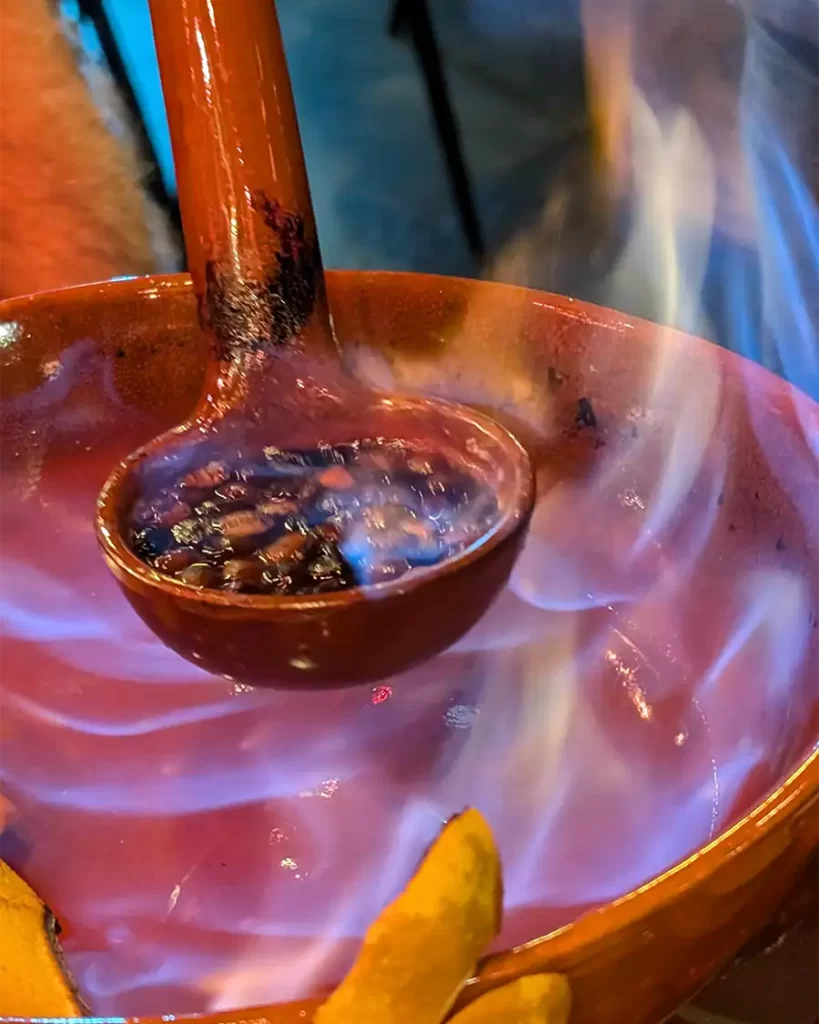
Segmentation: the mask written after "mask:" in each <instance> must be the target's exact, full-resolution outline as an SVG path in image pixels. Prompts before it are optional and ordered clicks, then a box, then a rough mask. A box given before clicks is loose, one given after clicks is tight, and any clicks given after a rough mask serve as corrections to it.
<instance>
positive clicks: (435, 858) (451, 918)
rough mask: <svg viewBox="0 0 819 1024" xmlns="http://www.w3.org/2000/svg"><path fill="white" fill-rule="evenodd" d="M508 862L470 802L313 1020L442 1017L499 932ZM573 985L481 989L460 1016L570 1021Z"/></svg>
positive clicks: (490, 1023)
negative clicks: (481, 993) (504, 870)
mask: <svg viewBox="0 0 819 1024" xmlns="http://www.w3.org/2000/svg"><path fill="white" fill-rule="evenodd" d="M502 902H503V888H502V880H501V865H500V858H499V856H498V851H497V848H496V846H495V841H494V839H493V837H492V831H491V829H490V828H489V825H488V824H487V822H486V821H485V819H484V818H483V817H482V815H481V814H480V813H479V812H478V811H475V810H467V811H465V812H464V813H463V814H460V815H458V816H457V817H456V818H453V819H452V820H451V821H449V822H448V823H447V825H446V826H445V827H444V829H443V830H442V832H441V833H440V835H439V836H438V839H437V840H436V842H435V843H434V844H433V846H432V847H431V848H430V850H429V852H428V853H427V855H426V857H425V858H424V860H423V861H422V862H421V865H420V867H419V868H418V870H417V872H416V874H415V876H414V877H413V878H412V879H411V880H410V882H409V883H408V885H407V887H406V888H405V889H404V891H403V892H402V893H401V894H400V895H399V896H398V897H397V898H396V899H395V900H394V901H393V902H392V903H391V904H390V905H389V906H388V907H387V908H386V909H385V910H384V911H383V912H382V913H381V915H380V916H379V917H378V918H377V919H376V921H375V922H374V923H373V924H372V925H371V927H370V928H369V930H368V931H367V934H366V935H365V936H364V942H363V944H362V947H361V951H360V953H359V956H358V959H357V960H356V962H355V964H354V965H353V967H352V968H351V970H350V972H349V974H348V975H347V977H346V978H345V979H344V980H343V981H342V982H341V984H340V985H339V986H338V988H337V989H336V990H335V992H333V994H332V995H331V996H330V997H329V998H328V999H327V1001H326V1002H325V1003H324V1005H323V1006H322V1007H320V1009H319V1010H318V1011H317V1012H316V1014H315V1017H314V1022H315V1024H441V1022H442V1021H444V1020H446V1019H447V1018H448V1014H449V1011H450V1010H451V1008H452V1005H453V1003H454V1002H455V999H456V998H457V996H458V994H459V993H460V991H461V989H462V988H463V985H464V982H465V981H467V980H468V979H469V978H470V977H471V976H472V975H473V973H474V971H475V968H476V966H477V963H478V959H479V957H480V956H481V954H482V953H483V952H484V951H485V950H486V947H487V946H488V945H489V943H490V942H491V941H492V939H494V938H495V936H496V935H497V934H498V931H499V930H500V924H501V913H502ZM569 1010H570V996H569V986H568V983H567V982H566V981H565V979H563V978H561V977H556V976H554V975H533V976H531V977H525V978H519V979H518V980H517V981H514V982H512V983H511V984H509V985H506V986H504V987H502V988H499V989H497V990H495V991H493V992H489V993H487V994H486V995H484V996H481V997H480V998H479V999H477V1000H476V1001H475V1002H473V1003H471V1004H470V1005H468V1006H467V1007H466V1008H465V1009H463V1010H461V1011H460V1012H459V1013H458V1014H456V1016H455V1017H454V1018H452V1024H494V1022H497V1024H500V1022H503V1024H566V1021H567V1020H568V1016H569Z"/></svg>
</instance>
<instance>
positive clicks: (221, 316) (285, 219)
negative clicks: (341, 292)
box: [199, 191, 321, 354]
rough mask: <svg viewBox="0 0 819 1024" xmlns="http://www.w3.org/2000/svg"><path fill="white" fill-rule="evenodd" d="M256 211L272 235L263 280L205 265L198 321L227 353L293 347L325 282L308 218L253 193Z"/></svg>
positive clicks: (260, 193)
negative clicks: (309, 235)
mask: <svg viewBox="0 0 819 1024" xmlns="http://www.w3.org/2000/svg"><path fill="white" fill-rule="evenodd" d="M253 208H254V210H256V212H257V213H259V215H260V217H261V219H262V221H263V222H264V225H265V227H266V228H267V230H268V231H269V232H270V234H271V244H270V257H269V262H268V266H267V267H266V269H265V270H264V272H263V274H262V277H261V279H254V278H247V277H243V276H240V275H239V274H237V273H236V272H235V271H234V270H233V269H232V268H228V267H227V266H225V265H223V264H221V263H219V262H218V261H217V260H214V259H211V260H208V262H207V264H206V266H205V292H204V295H202V296H201V297H200V299H199V321H200V325H201V326H202V328H203V330H207V331H209V332H211V333H212V334H213V336H214V337H215V339H216V341H217V344H219V345H220V346H221V347H222V348H223V349H224V350H225V352H226V353H237V354H238V353H240V352H253V351H258V350H259V349H263V348H267V347H269V346H274V347H277V346H282V345H287V344H291V343H292V342H293V340H294V339H295V338H296V337H297V336H298V334H299V332H300V331H301V330H303V328H304V327H305V326H306V325H307V322H308V321H309V319H310V317H311V316H312V314H313V310H314V309H315V306H316V294H317V290H318V288H319V286H320V281H321V259H320V256H319V250H318V243H317V241H316V239H315V238H314V237H308V232H307V230H306V226H305V222H304V218H303V217H302V216H301V215H300V214H298V213H291V212H290V211H287V210H285V209H284V208H283V207H282V206H281V204H280V203H279V202H277V201H276V200H275V199H270V197H269V196H268V195H267V194H266V193H265V192H263V191H258V192H255V193H254V194H253ZM311 234H314V232H311Z"/></svg>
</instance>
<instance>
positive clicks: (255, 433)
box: [98, 0, 534, 688]
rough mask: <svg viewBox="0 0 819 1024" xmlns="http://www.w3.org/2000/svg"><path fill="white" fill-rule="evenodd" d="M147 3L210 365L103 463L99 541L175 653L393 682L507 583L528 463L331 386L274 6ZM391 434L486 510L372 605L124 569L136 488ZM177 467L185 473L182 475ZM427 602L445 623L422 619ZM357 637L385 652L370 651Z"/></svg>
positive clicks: (500, 436) (139, 491) (310, 222)
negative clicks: (486, 490)
mask: <svg viewBox="0 0 819 1024" xmlns="http://www.w3.org/2000/svg"><path fill="white" fill-rule="evenodd" d="M234 7H235V5H234V4H233V3H231V2H230V0H179V2H177V3H172V4H168V3H166V2H164V0H156V2H155V3H153V4H152V5H151V11H152V18H153V26H154V36H155V39H156V45H157V54H158V57H159V66H160V71H161V73H162V82H163V92H164V95H165V97H166V103H167V112H168V122H169V127H170V131H171V138H172V140H173V146H174V162H175V166H176V170H177V178H178V183H179V199H180V209H181V212H182V224H183V228H184V233H185V249H186V252H187V265H188V267H189V269H190V273H191V277H192V280H193V289H194V293H195V295H196V301H197V310H198V319H199V322H200V325H201V327H202V330H203V334H204V335H205V337H206V338H207V341H208V345H207V352H208V359H207V366H206V370H205V372H204V373H203V374H202V375H201V378H202V379H201V380H200V393H199V398H198V401H197V402H196V403H195V407H193V406H192V405H189V406H188V408H187V409H186V410H185V412H184V417H183V420H184V422H179V423H171V424H168V425H167V426H168V427H170V428H172V429H170V430H169V431H168V432H167V433H163V434H161V435H160V436H158V437H156V438H153V439H151V438H144V439H143V442H145V441H147V442H149V443H147V444H143V445H141V446H140V448H139V450H138V451H136V452H134V453H133V454H128V453H126V454H128V458H127V459H126V460H125V461H124V462H122V463H120V464H119V465H116V463H117V462H118V461H119V459H118V458H116V459H112V463H111V475H110V477H108V479H107V481H106V482H105V487H104V489H103V491H102V493H101V495H100V502H99V506H98V535H99V540H100V544H101V546H102V549H103V552H104V554H105V558H106V561H107V563H108V565H109V568H110V569H111V572H112V573H113V574H114V576H115V577H116V579H117V581H118V582H119V584H120V586H121V587H122V590H123V592H124V594H125V596H126V597H127V599H128V600H129V601H130V603H131V605H132V606H133V608H134V609H135V610H136V611H137V613H138V614H139V615H140V616H141V617H142V618H143V620H144V621H145V622H146V623H147V624H148V626H149V627H150V628H151V629H152V630H153V632H154V633H156V635H157V636H159V637H160V638H161V639H162V640H163V641H164V642H165V643H167V644H168V645H169V646H170V647H172V648H173V650H175V651H177V652H178V653H179V654H181V655H183V656H184V657H187V658H189V659H191V660H192V661H194V663H195V664H197V665H198V666H199V667H201V668H205V669H207V670H208V671H210V672H212V673H214V674H216V675H230V676H232V677H233V678H234V679H235V680H237V681H238V682H241V683H243V684H252V685H271V686H272V685H278V686H283V685H284V686H290V687H302V686H303V687H308V688H314V687H317V686H333V685H339V684H347V685H349V684H352V683H362V682H370V681H373V680H377V679H379V678H381V677H382V676H384V675H386V674H392V673H397V672H403V671H405V670H407V669H409V668H411V667H413V666H414V665H417V664H419V663H421V662H423V661H426V660H427V659H428V658H430V657H431V656H433V655H436V654H439V653H440V652H441V651H442V650H446V649H447V648H448V647H450V646H451V645H452V644H453V643H455V642H456V641H457V640H459V639H460V638H461V637H462V636H463V635H464V633H466V632H467V631H468V630H469V629H470V628H471V627H472V626H474V625H475V623H476V622H477V621H478V619H479V618H480V617H481V615H482V614H483V612H484V611H485V610H486V608H487V607H488V606H489V604H490V603H491V601H492V600H493V599H494V598H495V597H496V596H497V594H498V592H499V591H500V590H501V588H502V587H503V585H504V584H505V583H506V581H507V579H508V577H509V573H510V572H511V569H512V566H513V564H514V561H515V557H516V555H517V553H518V551H519V550H520V546H521V543H522V541H523V534H524V531H525V528H526V525H527V523H528V520H529V517H530V515H531V512H532V507H533V501H534V480H533V470H532V465H531V463H530V461H529V459H528V457H527V455H526V452H525V451H524V450H523V448H521V446H520V445H519V444H518V442H517V441H516V440H515V438H514V437H512V436H511V435H509V434H508V432H507V431H505V430H504V429H503V428H502V427H500V426H499V425H498V424H497V423H495V422H493V421H492V420H489V419H487V418H486V417H481V416H480V415H479V414H477V413H475V412H474V411H467V410H464V409H458V408H453V407H452V406H450V405H448V404H446V403H440V402H436V401H434V400H430V399H420V400H417V399H416V400H412V401H409V400H405V399H402V398H401V397H400V396H396V395H395V394H393V393H392V389H388V391H389V393H376V392H374V391H373V390H372V389H369V388H366V387H362V386H361V383H360V382H356V381H355V380H354V379H353V378H351V377H350V376H349V375H346V374H344V373H342V367H341V365H340V362H339V353H338V351H337V346H336V344H335V339H334V337H333V334H332V331H331V328H330V316H329V311H328V308H327V302H326V289H325V285H324V278H323V274H322V270H321V259H320V256H319V250H318V240H317V238H316V228H315V221H314V218H313V211H312V206H311V203H310V194H309V188H308V183H307V176H306V173H305V168H304V159H303V155H302V152H301V146H300V143H299V133H298V126H297V122H296V113H295V109H294V107H293V98H292V94H291V90H290V82H289V78H288V74H287V65H286V63H285V57H284V50H283V47H282V42H281V36H280V33H279V27H278V23H277V19H276V9H275V5H274V4H273V3H271V2H270V0H245V2H244V3H243V5H242V17H241V18H240V19H237V18H236V12H235V10H234ZM362 437H370V438H373V437H385V438H393V439H399V440H402V441H406V442H410V443H412V444H416V443H420V445H421V446H422V447H423V448H424V449H425V450H427V451H430V452H433V453H434V452H436V451H437V452H440V453H442V452H444V451H449V452H451V453H452V454H453V455H454V456H455V457H456V458H457V459H458V460H459V461H462V462H467V461H470V460H471V462H472V463H473V464H474V465H475V467H476V469H478V470H480V475H481V476H482V477H483V478H485V479H486V482H487V484H488V485H489V486H490V487H492V489H493V490H494V492H495V495H496V497H497V501H498V506H499V515H498V518H497V521H496V522H495V523H494V524H493V525H492V527H491V528H490V529H487V530H486V531H485V532H484V534H483V536H482V537H480V538H479V539H476V541H475V542H474V543H472V544H470V545H467V546H465V547H464V549H463V550H459V551H457V552H453V553H452V555H451V557H447V558H446V559H444V560H443V561H441V562H440V563H439V564H437V565H435V566H427V567H426V568H425V569H424V571H423V573H420V572H416V573H413V574H411V575H410V576H408V577H407V578H405V579H404V578H402V579H400V580H395V581H384V582H383V583H382V584H381V586H380V589H379V590H378V592H373V593H365V592H363V591H361V590H360V589H359V588H350V589H348V590H344V591H341V590H337V591H336V592H334V593H332V594H321V595H319V594H314V595H312V596H311V597H310V599H309V600H302V599H298V598H294V597H282V596H257V595H251V594H244V595H236V594H234V593H232V592H229V591H225V590H221V591H215V590H211V589H203V588H196V587H190V586H186V585H183V584H180V583H179V582H178V581H176V582H175V581H172V580H170V579H169V578H168V577H167V576H164V575H162V574H160V573H158V572H156V571H155V570H154V569H153V568H150V567H147V566H146V565H145V564H144V563H143V561H142V560H140V559H139V558H136V557H134V553H133V551H132V549H131V546H130V544H129V543H128V540H127V535H126V534H127V527H126V525H125V524H126V522H127V520H128V517H129V513H130V509H131V507H132V505H133V504H134V500H135V499H137V500H139V499H141V498H144V497H145V492H146V488H150V486H151V484H150V479H151V476H152V475H155V474H156V473H160V474H162V473H163V472H167V470H168V467H169V465H171V464H173V465H176V466H177V467H178V468H179V469H180V470H181V473H182V475H184V474H185V473H186V472H188V471H190V470H191V469H192V470H198V469H201V468H202V467H203V466H205V465H206V464H207V463H209V462H210V461H211V460H212V459H216V460H220V459H221V458H223V457H224V456H225V455H226V454H227V453H229V452H231V451H236V450H237V449H245V450H247V449H250V450H253V449H254V448H255V449H257V450H258V449H260V448H262V447H263V446H265V445H277V446H284V447H287V446H295V447H311V446H314V445H315V444H316V443H318V442H324V443H340V442H351V441H356V440H358V439H360V438H362ZM182 467H185V468H184V469H183V468H182ZM438 605H442V606H446V607H447V608H448V609H449V614H447V615H446V616H441V615H438V614H436V611H435V609H436V607H437V606H438ZM362 634H372V635H380V636H385V637H386V636H389V637H390V642H389V643H381V644H370V645H369V646H368V647H367V649H366V653H365V654H362V649H361V647H360V645H359V644H358V640H357V638H358V637H359V636H360V635H362Z"/></svg>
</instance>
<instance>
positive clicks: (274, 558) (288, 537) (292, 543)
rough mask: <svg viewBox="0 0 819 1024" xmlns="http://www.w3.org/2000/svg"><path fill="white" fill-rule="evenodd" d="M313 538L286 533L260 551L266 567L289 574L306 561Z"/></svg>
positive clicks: (301, 534)
mask: <svg viewBox="0 0 819 1024" xmlns="http://www.w3.org/2000/svg"><path fill="white" fill-rule="evenodd" d="M310 541H311V538H310V537H309V536H308V535H307V534H304V533H286V534H285V535H284V536H283V537H279V538H278V540H274V541H273V543H272V544H268V545H267V547H264V548H262V549H261V550H260V551H259V558H260V559H261V560H262V562H264V564H265V565H266V566H268V567H269V568H272V569H276V571H277V572H280V573H289V572H290V571H291V570H292V569H294V568H295V567H296V566H297V565H298V564H299V562H301V561H303V560H304V556H305V554H306V553H307V549H308V547H309V546H310Z"/></svg>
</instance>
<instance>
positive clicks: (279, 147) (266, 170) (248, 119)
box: [151, 0, 333, 372]
mask: <svg viewBox="0 0 819 1024" xmlns="http://www.w3.org/2000/svg"><path fill="white" fill-rule="evenodd" d="M151 17H152V21H153V27H154V36H155V40H156V50H157V56H158V58H159V68H160V73H161V77H162V85H163V90H164V95H165V106H166V109H167V113H168V122H169V126H170V132H171V140H172V143H173V153H174V160H175V165H176V176H177V185H178V192H179V202H180V208H181V213H182V224H183V228H184V233H185V246H186V249H187V254H188V266H189V270H190V273H191V276H192V278H193V282H194V289H195V291H196V295H197V299H198V301H199V305H200V319H201V321H202V323H203V326H204V327H205V328H206V329H208V331H209V333H210V334H211V337H212V340H213V343H214V346H215V354H216V355H217V357H218V359H219V360H220V361H221V362H222V363H223V364H224V363H225V362H227V363H231V362H235V361H236V360H241V359H246V358H247V356H248V353H251V354H258V352H259V350H260V349H267V350H273V349H280V347H282V346H287V347H288V349H294V350H296V351H304V350H305V348H307V349H309V350H310V352H311V354H313V355H319V354H320V353H321V351H322V350H323V351H324V352H326V353H328V354H329V352H330V351H331V350H332V348H333V341H332V333H331V330H330V326H329V317H328V313H327V307H326V299H325V294H324V284H323V277H322V271H321V261H320V257H319V250H318V242H317V238H316V226H315V219H314V216H313V207H312V203H311V201H310V190H309V187H308V183H307V173H306V170H305V165H304V157H303V154H302V148H301V139H300V136H299V129H298V123H297V120H296V112H295V108H294V104H293V95H292V91H291V87H290V78H289V75H288V71H287V64H286V60H285V55H284V48H283V46H282V39H281V33H280V31H279V24H278V19H277V17H276V9H275V4H274V2H273V0H151ZM280 354H281V355H283V354H284V351H280ZM224 368H225V367H224V365H223V367H222V371H221V372H223V371H224Z"/></svg>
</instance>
